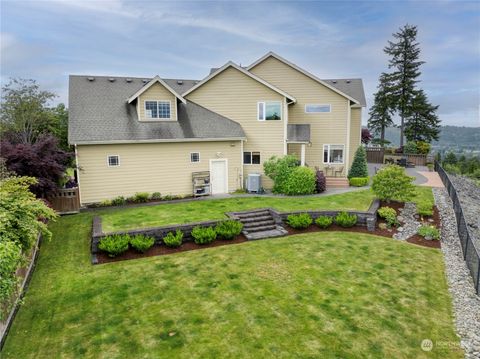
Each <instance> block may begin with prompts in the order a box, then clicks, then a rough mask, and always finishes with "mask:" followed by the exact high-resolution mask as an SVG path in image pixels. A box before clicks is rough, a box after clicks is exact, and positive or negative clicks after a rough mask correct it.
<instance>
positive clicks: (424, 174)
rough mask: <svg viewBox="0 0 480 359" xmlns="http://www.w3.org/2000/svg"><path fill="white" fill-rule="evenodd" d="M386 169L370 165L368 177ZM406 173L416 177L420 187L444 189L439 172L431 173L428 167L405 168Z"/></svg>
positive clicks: (380, 165)
mask: <svg viewBox="0 0 480 359" xmlns="http://www.w3.org/2000/svg"><path fill="white" fill-rule="evenodd" d="M382 167H385V165H382V164H381V163H369V164H368V175H369V176H370V177H372V176H374V175H375V172H376V171H378V170H379V169H380V168H382ZM405 172H407V174H408V175H409V176H412V177H415V181H414V182H413V183H414V184H416V185H419V186H426V187H436V188H442V187H443V183H442V180H441V179H440V176H439V175H438V173H437V172H430V170H429V169H428V167H426V166H416V167H414V168H405Z"/></svg>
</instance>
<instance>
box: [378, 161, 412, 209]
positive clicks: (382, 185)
mask: <svg viewBox="0 0 480 359" xmlns="http://www.w3.org/2000/svg"><path fill="white" fill-rule="evenodd" d="M413 179H414V178H413V177H410V176H408V175H407V174H406V173H405V169H404V168H402V167H400V166H397V165H388V166H386V167H384V168H382V169H380V170H379V171H378V173H377V174H376V175H375V176H374V177H373V183H372V190H373V192H374V193H375V195H376V196H377V197H378V198H379V199H382V200H385V201H387V202H389V201H391V200H395V201H400V202H406V201H408V200H411V199H412V198H413V196H415V186H414V185H413V184H412V181H413Z"/></svg>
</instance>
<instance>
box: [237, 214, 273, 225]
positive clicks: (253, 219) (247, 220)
mask: <svg viewBox="0 0 480 359" xmlns="http://www.w3.org/2000/svg"><path fill="white" fill-rule="evenodd" d="M269 219H272V216H271V215H270V214H268V215H264V216H258V217H247V218H240V220H241V221H242V223H243V224H245V225H247V223H251V222H257V221H266V220H269Z"/></svg>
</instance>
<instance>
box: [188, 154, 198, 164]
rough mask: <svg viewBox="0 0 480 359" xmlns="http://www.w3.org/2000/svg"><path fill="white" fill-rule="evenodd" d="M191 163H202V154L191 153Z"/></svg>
mask: <svg viewBox="0 0 480 359" xmlns="http://www.w3.org/2000/svg"><path fill="white" fill-rule="evenodd" d="M190 162H192V163H195V162H200V152H191V153H190Z"/></svg>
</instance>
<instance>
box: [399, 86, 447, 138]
mask: <svg viewBox="0 0 480 359" xmlns="http://www.w3.org/2000/svg"><path fill="white" fill-rule="evenodd" d="M437 109H438V106H434V105H432V104H431V103H430V102H429V101H428V98H427V95H426V94H425V92H424V91H423V90H418V91H416V94H415V97H414V98H413V99H412V103H411V110H410V112H409V113H408V114H407V116H406V118H405V137H406V138H407V140H408V141H415V142H418V141H424V142H428V143H430V142H431V141H433V140H438V135H439V134H440V120H439V118H438V116H437V114H436V111H437Z"/></svg>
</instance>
